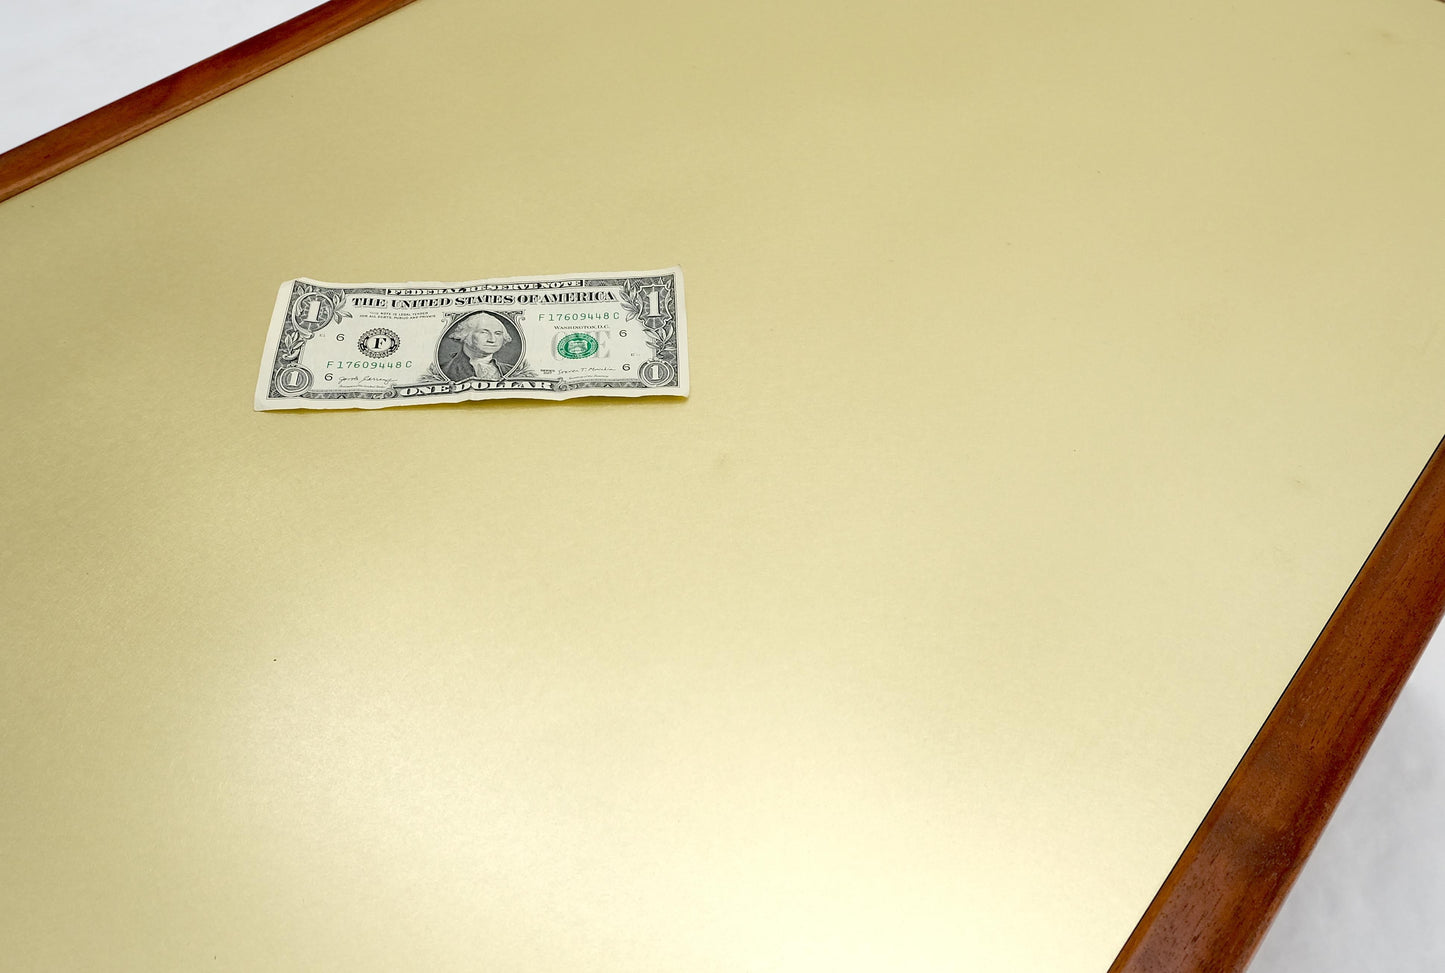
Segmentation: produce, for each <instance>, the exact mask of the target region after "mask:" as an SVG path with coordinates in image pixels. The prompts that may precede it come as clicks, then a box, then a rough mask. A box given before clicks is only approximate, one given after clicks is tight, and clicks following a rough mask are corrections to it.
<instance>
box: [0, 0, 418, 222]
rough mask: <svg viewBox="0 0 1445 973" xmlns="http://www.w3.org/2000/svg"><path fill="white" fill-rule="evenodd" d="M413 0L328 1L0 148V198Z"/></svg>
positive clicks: (142, 131) (47, 177)
mask: <svg viewBox="0 0 1445 973" xmlns="http://www.w3.org/2000/svg"><path fill="white" fill-rule="evenodd" d="M410 2H412V0H330V2H329V3H323V4H321V5H320V6H319V7H313V8H312V9H310V10H308V11H306V12H305V13H302V14H300V15H298V16H296V17H293V18H291V19H290V20H288V21H286V22H285V23H284V24H280V25H278V26H276V27H273V28H271V29H270V30H268V31H264V32H262V33H260V34H257V35H256V36H255V37H252V38H250V39H248V40H244V41H242V42H241V43H239V44H237V45H235V46H234V47H230V48H227V49H226V50H224V51H222V52H221V53H219V54H216V55H214V56H212V57H208V58H206V60H204V61H200V62H198V63H196V64H193V65H191V66H190V67H188V68H184V69H182V70H180V71H177V72H176V73H175V74H173V75H171V76H170V77H168V78H162V79H161V80H160V81H157V82H156V83H155V84H152V85H148V86H147V87H144V88H142V89H141V90H139V91H137V92H134V93H133V94H129V95H126V96H125V97H124V98H121V99H119V100H117V101H113V102H111V103H110V104H108V105H106V106H105V107H103V108H98V109H96V110H95V111H93V112H91V113H90V114H89V115H82V116H81V117H80V118H77V119H76V120H75V121H73V122H70V123H69V124H66V125H62V126H60V127H59V128H57V129H54V130H52V131H49V132H47V133H45V134H44V135H41V136H39V137H38V138H34V139H31V140H30V141H29V142H26V143H25V144H23V145H19V146H16V147H15V148H13V149H11V150H10V151H9V152H6V153H4V154H0V201H4V200H6V199H9V198H10V197H11V196H15V195H17V194H19V193H22V192H24V191H25V190H27V189H30V188H31V187H33V186H38V185H39V184H40V183H42V182H44V181H45V180H47V179H49V178H51V177H52V176H58V175H59V174H60V173H62V172H64V171H65V170H67V169H70V168H72V167H74V166H78V165H80V164H81V163H82V162H85V161H86V160H88V159H93V158H95V157H96V156H98V155H100V154H101V153H102V152H105V151H106V150H107V149H113V148H115V147H116V146H117V145H120V144H121V143H122V142H125V141H128V140H129V139H133V138H135V137H136V136H137V135H141V134H144V133H145V132H148V131H150V130H151V129H153V128H155V127H156V126H157V125H160V124H163V123H164V122H168V121H170V120H171V119H173V118H175V117H177V116H179V115H183V114H185V113H186V112H188V111H190V110H191V109H192V108H197V107H199V106H201V105H204V104H205V103H206V102H208V101H210V100H211V99H212V98H215V97H218V96H220V95H223V94H225V93H226V92H228V91H230V90H231V89H233V88H237V87H239V86H241V85H243V84H245V83H246V82H248V81H254V80H255V79H256V78H259V77H260V76H261V75H263V74H265V73H266V72H268V71H271V70H274V69H275V68H279V67H280V66H281V65H283V64H285V63H286V62H288V61H293V60H295V59H296V58H298V57H300V56H301V55H303V54H308V53H310V52H311V51H314V50H316V48H318V47H321V46H322V45H324V44H328V43H330V42H331V41H334V40H335V39H336V38H338V37H340V36H342V35H343V34H348V33H350V32H351V31H353V30H355V29H356V28H358V27H362V26H364V25H366V24H369V23H371V22H372V21H373V20H375V19H376V18H378V17H380V16H382V15H384V14H388V13H390V12H391V11H393V10H396V9H397V8H398V7H404V6H406V5H407V4H408V3H410Z"/></svg>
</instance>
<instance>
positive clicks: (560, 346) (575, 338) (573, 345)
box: [557, 331, 597, 358]
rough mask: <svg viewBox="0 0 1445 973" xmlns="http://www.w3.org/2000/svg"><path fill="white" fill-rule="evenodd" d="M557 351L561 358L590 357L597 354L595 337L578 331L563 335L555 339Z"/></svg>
mask: <svg viewBox="0 0 1445 973" xmlns="http://www.w3.org/2000/svg"><path fill="white" fill-rule="evenodd" d="M557 353H558V354H559V355H561V356H562V357H563V358H591V357H592V356H593V355H595V354H597V339H596V338H594V337H592V336H591V335H590V334H583V333H582V332H580V331H579V332H577V333H575V334H569V335H564V336H563V337H562V338H560V339H558V341H557Z"/></svg>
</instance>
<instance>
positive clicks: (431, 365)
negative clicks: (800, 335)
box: [256, 267, 687, 411]
mask: <svg viewBox="0 0 1445 973" xmlns="http://www.w3.org/2000/svg"><path fill="white" fill-rule="evenodd" d="M582 395H625V396H639V395H687V315H686V313H685V311H684V309H683V298H682V271H681V270H680V269H678V268H676V267H673V268H672V269H670V270H657V271H650V272H647V273H636V274H626V273H624V274H575V275H572V276H568V277H508V278H503V279H499V280H479V281H472V282H471V283H465V284H323V283H320V282H319V281H314V280H306V279H301V280H293V281H290V282H288V283H286V284H283V285H281V293H280V294H279V295H278V296H277V298H276V310H275V311H274V312H273V313H272V315H271V328H270V330H269V331H268V332H267V333H266V347H265V349H264V351H263V352H262V355H261V375H260V378H259V379H258V380H257V382H256V409H257V411H265V410H268V409H379V408H385V407H387V406H393V405H419V404H422V403H427V402H465V401H470V400H474V399H505V398H526V399H570V398H575V397H577V396H582Z"/></svg>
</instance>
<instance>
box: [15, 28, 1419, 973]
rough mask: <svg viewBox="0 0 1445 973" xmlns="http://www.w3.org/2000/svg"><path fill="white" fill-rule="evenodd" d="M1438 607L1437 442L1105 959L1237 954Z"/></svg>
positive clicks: (257, 63) (1274, 905) (70, 130)
mask: <svg viewBox="0 0 1445 973" xmlns="http://www.w3.org/2000/svg"><path fill="white" fill-rule="evenodd" d="M410 2H412V0H330V2H328V3H323V4H321V5H320V6H318V7H315V8H313V9H311V10H308V11H306V12H305V13H303V14H301V15H299V16H297V17H294V18H292V19H291V20H288V21H287V22H285V23H284V24H281V25H279V26H277V27H274V28H272V29H270V30H268V31H265V32H263V33H261V34H258V35H256V36H255V37H252V38H250V39H249V40H245V41H242V42H241V43H239V44H237V45H235V46H234V47H231V48H228V49H227V50H225V51H222V52H221V53H219V54H216V55H215V56H213V57H210V58H207V59H206V60H204V61H201V62H199V63H197V64H194V65H192V66H190V67H188V68H185V69H184V70H182V71H178V72H176V73H175V74H173V75H171V76H170V77H168V78H164V79H162V80H160V81H157V82H156V83H154V84H152V85H150V86H148V87H146V88H142V89H141V90H140V91H137V92H135V93H133V94H130V95H127V96H126V97H124V98H121V99H119V100H118V101H114V102H112V103H111V104H109V105H106V106H105V107H103V108H100V109H97V110H96V111H93V112H91V113H90V114H88V115H85V116H82V117H81V118H78V119H76V120H75V121H73V122H70V123H69V124H67V125H63V126H61V127H60V128H57V129H55V130H53V131H51V132H48V133H46V134H45V135H42V136H40V137H38V138H36V139H33V140H31V141H29V142H26V143H25V144H24V145H21V146H18V147H16V148H14V149H11V150H10V151H8V152H5V153H3V154H0V201H3V200H5V199H8V198H10V197H12V196H15V195H17V194H19V193H21V192H24V191H25V190H26V189H30V188H31V187H33V186H36V185H39V184H40V183H42V182H44V181H45V180H47V179H49V178H51V177H52V176H56V175H59V174H60V173H62V172H64V171H66V170H67V169H70V168H72V167H73V166H77V165H79V164H80V163H82V162H85V161H86V160H88V159H92V158H94V157H95V156H97V155H100V154H101V153H102V152H105V151H106V150H108V149H112V148H114V147H115V146H117V145H120V144H121V143H123V142H125V141H127V140H129V139H132V138H134V137H136V136H137V135H141V134H143V133H145V132H147V131H149V130H150V129H152V128H155V127H156V126H158V125H161V124H163V123H164V122H167V121H170V120H171V119H173V118H176V117H178V116H180V115H182V114H184V113H186V112H188V111H190V110H191V109H192V108H196V107H198V106H200V105H203V104H205V103H206V102H208V101H210V100H211V99H212V98H215V97H218V96H219V95H222V94H225V93H226V92H228V91H230V90H232V89H234V88H237V87H239V86H241V85H243V84H245V83H246V82H248V81H252V80H254V79H256V78H258V77H260V76H261V75H263V74H265V73H266V72H268V71H271V70H273V69H275V68H278V67H280V66H281V65H283V64H286V63H287V62H288V61H292V60H294V59H296V58H298V57H300V56H302V55H303V54H307V53H309V52H311V51H313V50H315V49H317V48H318V47H321V46H323V45H324V44H327V43H329V42H330V41H333V40H335V39H336V38H338V37H341V36H342V35H344V34H347V33H349V32H351V31H353V30H355V29H356V28H358V27H361V26H363V25H365V24H368V23H370V22H371V21H373V20H375V19H377V18H378V17H381V16H383V15H385V14H387V13H390V12H391V11H393V10H396V9H398V8H400V7H403V6H406V4H408V3H410ZM1442 609H1445V442H1442V443H1441V445H1440V446H1439V447H1438V448H1437V449H1436V451H1435V454H1434V455H1433V456H1432V457H1431V459H1430V462H1429V463H1428V464H1427V466H1426V467H1425V470H1424V472H1423V473H1421V475H1420V477H1419V479H1417V480H1416V482H1415V485H1414V487H1413V489H1412V490H1411V491H1410V493H1409V496H1408V497H1406V499H1405V502H1404V503H1403V504H1402V505H1401V506H1400V509H1399V510H1398V511H1397V512H1396V514H1395V516H1394V518H1393V519H1392V520H1391V522H1390V524H1389V527H1388V528H1387V529H1386V530H1385V533H1384V535H1383V536H1382V537H1381V538H1380V540H1379V542H1378V543H1377V544H1376V546H1375V549H1374V550H1373V551H1372V552H1371V554H1370V557H1369V559H1368V560H1367V561H1366V562H1365V565H1364V567H1363V568H1361V570H1360V572H1359V574H1358V575H1357V576H1356V577H1355V580H1354V582H1353V584H1351V585H1350V588H1349V591H1348V592H1346V594H1345V596H1344V598H1343V599H1342V600H1341V601H1340V604H1339V606H1338V607H1337V608H1336V609H1335V612H1334V614H1333V615H1332V616H1331V617H1330V620H1329V622H1328V623H1327V624H1326V625H1325V628H1324V630H1323V631H1322V632H1321V634H1320V636H1319V638H1318V639H1317V640H1316V641H1315V644H1314V646H1313V648H1311V650H1310V652H1309V655H1308V656H1306V658H1305V660H1304V662H1303V664H1302V665H1301V666H1300V668H1299V670H1298V672H1297V673H1296V674H1295V676H1294V678H1293V679H1292V680H1291V681H1290V684H1289V686H1288V687H1286V689H1285V691H1284V694H1283V696H1281V697H1280V700H1279V702H1278V703H1277V704H1276V706H1275V708H1274V710H1273V712H1271V713H1270V716H1269V718H1268V719H1267V720H1266V721H1265V723H1264V726H1263V727H1262V728H1261V729H1260V732H1259V734H1258V735H1257V736H1256V737H1255V739H1254V742H1253V743H1252V744H1251V745H1250V747H1249V749H1248V750H1247V751H1246V752H1245V754H1244V758H1243V759H1242V760H1241V761H1240V763H1239V765H1238V766H1237V767H1236V769H1235V771H1234V773H1233V775H1232V776H1231V777H1230V778H1229V781H1228V783H1227V784H1226V785H1225V787H1224V790H1223V791H1222V792H1221V793H1220V795H1219V797H1218V799H1217V800H1216V801H1215V802H1214V805H1213V807H1211V808H1210V810H1209V813H1208V814H1207V815H1206V816H1205V818H1204V821H1203V822H1202V823H1201V824H1200V826H1199V829H1198V830H1197V831H1196V832H1195V834H1194V837H1193V838H1192V839H1191V840H1190V842H1189V845H1188V847H1186V848H1185V850H1184V854H1183V855H1182V856H1181V857H1180V858H1179V861H1178V862H1177V863H1176V864H1175V866H1174V868H1173V870H1172V871H1171V872H1170V873H1169V876H1168V878H1167V879H1166V880H1165V882H1164V884H1163V886H1162V887H1161V888H1160V889H1159V892H1158V894H1157V895H1156V896H1155V897H1154V901H1153V902H1152V903H1150V905H1149V908H1148V910H1147V911H1146V912H1145V913H1144V916H1143V918H1142V919H1141V920H1140V921H1139V924H1138V926H1137V927H1135V929H1134V932H1133V934H1132V935H1131V936H1130V937H1129V939H1128V941H1127V942H1126V943H1125V944H1124V948H1123V950H1122V951H1121V952H1120V953H1119V956H1118V958H1117V959H1115V961H1114V963H1113V965H1112V966H1111V967H1110V973H1233V971H1240V970H1243V969H1244V968H1245V966H1246V965H1247V964H1248V962H1249V960H1250V958H1251V957H1252V956H1253V954H1254V950H1255V948H1256V947H1257V946H1258V945H1259V942H1260V940H1261V939H1262V938H1263V936H1264V932H1265V930H1266V929H1267V928H1268V926H1269V922H1270V920H1271V919H1273V917H1274V914H1275V912H1276V911H1277V910H1278V908H1279V905H1280V903H1281V902H1282V901H1283V899H1284V896H1285V893H1286V892H1288V890H1289V887H1290V885H1291V883H1292V882H1293V881H1294V878H1295V876H1296V875H1297V874H1298V873H1299V870H1300V868H1301V867H1302V866H1303V864H1304V861H1305V859H1306V858H1307V857H1308V855H1309V853H1310V851H1311V850H1312V849H1313V847H1314V844H1315V842H1316V840H1317V839H1318V838H1319V835H1320V832H1321V831H1322V830H1323V829H1324V826H1325V823H1326V822H1327V821H1328V820H1329V817H1330V814H1331V813H1332V812H1333V811H1334V808H1335V805H1336V804H1337V803H1338V802H1339V799H1340V797H1341V795H1342V794H1343V793H1344V790H1345V787H1346V785H1347V784H1348V783H1349V781H1350V778H1351V777H1353V776H1354V773H1355V770H1356V769H1357V768H1358V766H1359V764H1360V761H1361V759H1363V757H1364V755H1365V752H1366V750H1367V749H1368V748H1369V746H1370V743H1371V742H1372V741H1373V740H1374V738H1375V734H1376V733H1377V732H1378V731H1379V729H1380V726H1381V724H1382V723H1383V722H1384V719H1385V716H1386V715H1387V714H1388V713H1389V711H1390V707H1391V706H1392V705H1393V704H1394V701H1395V698H1396V697H1397V696H1398V695H1399V692H1400V690H1401V688H1402V687H1403V686H1404V684H1405V680H1406V679H1407V678H1408V677H1409V674H1410V672H1411V670H1412V669H1413V668H1414V666H1415V663H1416V661H1417V660H1418V659H1419V657H1420V653H1421V652H1422V651H1423V650H1424V648H1425V645H1426V643H1427V642H1428V641H1429V638H1430V635H1431V633H1432V632H1433V630H1434V628H1435V626H1436V624H1437V623H1438V622H1439V619H1440V615H1441V612H1442Z"/></svg>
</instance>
